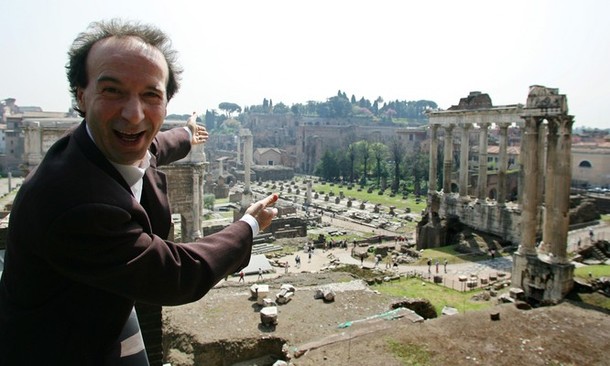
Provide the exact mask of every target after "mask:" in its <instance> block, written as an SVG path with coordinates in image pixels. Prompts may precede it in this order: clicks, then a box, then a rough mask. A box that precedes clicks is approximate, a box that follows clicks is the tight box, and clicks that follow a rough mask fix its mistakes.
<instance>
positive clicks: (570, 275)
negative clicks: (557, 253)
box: [511, 253, 574, 305]
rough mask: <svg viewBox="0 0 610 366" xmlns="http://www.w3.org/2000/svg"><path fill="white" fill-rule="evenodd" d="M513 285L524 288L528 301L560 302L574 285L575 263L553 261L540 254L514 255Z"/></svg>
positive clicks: (543, 303)
mask: <svg viewBox="0 0 610 366" xmlns="http://www.w3.org/2000/svg"><path fill="white" fill-rule="evenodd" d="M511 282H512V286H513V287H517V288H520V289H522V290H523V292H524V297H525V300H526V301H527V302H529V303H530V304H533V305H554V304H557V303H559V302H560V301H561V300H563V299H564V298H565V296H566V295H567V294H568V293H569V292H570V291H571V290H572V287H573V286H574V265H573V264H571V263H551V262H548V261H544V260H542V259H541V257H539V256H538V255H527V254H521V253H515V254H514V255H513V273H512V278H511Z"/></svg>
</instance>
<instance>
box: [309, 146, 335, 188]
mask: <svg viewBox="0 0 610 366" xmlns="http://www.w3.org/2000/svg"><path fill="white" fill-rule="evenodd" d="M315 174H316V175H318V176H320V177H322V178H324V179H326V180H328V181H332V180H336V179H337V178H338V177H339V165H338V164H337V158H336V156H335V153H333V152H331V151H330V150H326V151H325V152H324V155H322V159H321V160H320V162H319V163H318V164H317V165H316V168H315Z"/></svg>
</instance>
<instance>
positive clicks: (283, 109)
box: [273, 102, 290, 114]
mask: <svg viewBox="0 0 610 366" xmlns="http://www.w3.org/2000/svg"><path fill="white" fill-rule="evenodd" d="M288 112H290V109H289V108H288V106H287V105H286V104H284V103H282V102H279V103H278V104H276V105H275V106H274V107H273V113H276V114H286V113H288Z"/></svg>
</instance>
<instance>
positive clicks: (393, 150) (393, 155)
mask: <svg viewBox="0 0 610 366" xmlns="http://www.w3.org/2000/svg"><path fill="white" fill-rule="evenodd" d="M403 155H404V148H403V146H402V143H401V142H400V140H399V139H397V138H394V139H392V140H391V141H390V159H392V163H393V164H394V177H393V179H392V188H391V189H392V193H396V192H398V186H399V184H400V163H401V162H402V158H403Z"/></svg>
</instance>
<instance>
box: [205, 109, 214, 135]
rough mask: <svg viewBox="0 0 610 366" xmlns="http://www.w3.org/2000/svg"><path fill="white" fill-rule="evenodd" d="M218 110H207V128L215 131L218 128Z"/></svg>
mask: <svg viewBox="0 0 610 366" xmlns="http://www.w3.org/2000/svg"><path fill="white" fill-rule="evenodd" d="M216 117H217V115H216V111H215V110H213V109H212V110H211V111H210V110H206V111H205V128H207V130H208V131H213V130H214V129H215V128H216Z"/></svg>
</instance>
